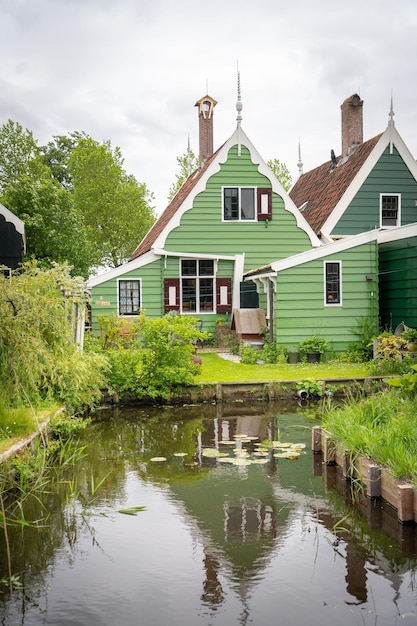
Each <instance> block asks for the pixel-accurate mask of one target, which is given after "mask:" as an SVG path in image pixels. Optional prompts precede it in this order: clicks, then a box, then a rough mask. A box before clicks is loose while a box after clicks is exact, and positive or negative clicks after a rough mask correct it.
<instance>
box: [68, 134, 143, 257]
mask: <svg viewBox="0 0 417 626" xmlns="http://www.w3.org/2000/svg"><path fill="white" fill-rule="evenodd" d="M68 167H69V172H70V175H71V176H72V183H73V197H74V202H75V206H76V207H77V209H78V210H79V211H80V212H82V214H83V216H84V220H85V224H86V227H87V239H88V241H89V244H90V246H91V248H92V249H94V253H95V263H96V265H98V266H99V265H106V266H111V267H117V266H118V265H120V264H121V263H123V262H124V261H126V260H127V259H128V258H129V256H130V255H131V254H132V252H133V251H134V249H135V248H136V246H137V245H138V243H139V242H140V240H141V239H142V238H143V237H144V235H145V234H146V233H147V231H148V230H149V228H150V227H151V226H152V224H153V222H154V221H155V214H154V209H153V207H151V205H150V202H151V201H152V199H153V196H152V194H151V193H150V192H149V191H148V189H147V187H146V185H145V184H144V183H138V182H137V180H136V178H135V177H134V176H131V175H127V174H126V172H125V171H124V169H123V158H122V155H121V152H120V149H119V148H115V149H114V150H112V148H111V144H110V142H109V141H106V142H104V143H101V144H100V143H98V142H97V141H95V140H93V139H92V138H91V137H82V138H80V139H79V140H78V143H77V146H76V147H75V148H74V149H73V150H72V151H71V153H70V156H69V160H68Z"/></svg>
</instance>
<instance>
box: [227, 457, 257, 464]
mask: <svg viewBox="0 0 417 626" xmlns="http://www.w3.org/2000/svg"><path fill="white" fill-rule="evenodd" d="M232 463H233V465H252V461H251V460H250V459H242V458H240V457H237V458H235V459H232Z"/></svg>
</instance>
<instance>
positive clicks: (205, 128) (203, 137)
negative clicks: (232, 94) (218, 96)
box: [195, 96, 217, 167]
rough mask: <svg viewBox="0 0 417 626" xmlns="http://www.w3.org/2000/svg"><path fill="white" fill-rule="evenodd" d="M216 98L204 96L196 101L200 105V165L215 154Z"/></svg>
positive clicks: (196, 104)
mask: <svg viewBox="0 0 417 626" xmlns="http://www.w3.org/2000/svg"><path fill="white" fill-rule="evenodd" d="M216 104H217V102H216V100H213V98H211V97H210V96H204V98H201V99H200V100H198V101H197V102H196V103H195V106H196V107H197V106H198V128H199V138H200V154H199V158H200V167H201V166H202V165H204V163H205V162H206V161H207V159H209V158H210V157H211V155H212V154H213V110H214V107H215V106H216Z"/></svg>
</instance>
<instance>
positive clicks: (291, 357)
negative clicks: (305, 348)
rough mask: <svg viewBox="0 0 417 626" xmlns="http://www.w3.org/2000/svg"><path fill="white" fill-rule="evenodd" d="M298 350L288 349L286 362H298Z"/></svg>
mask: <svg viewBox="0 0 417 626" xmlns="http://www.w3.org/2000/svg"><path fill="white" fill-rule="evenodd" d="M298 357H299V354H298V352H295V351H294V350H288V363H298Z"/></svg>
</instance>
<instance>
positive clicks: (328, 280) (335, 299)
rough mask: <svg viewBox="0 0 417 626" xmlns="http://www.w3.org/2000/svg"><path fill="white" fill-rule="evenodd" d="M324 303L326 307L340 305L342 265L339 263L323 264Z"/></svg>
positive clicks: (328, 262) (327, 262)
mask: <svg viewBox="0 0 417 626" xmlns="http://www.w3.org/2000/svg"><path fill="white" fill-rule="evenodd" d="M324 302H325V304H326V305H327V304H328V305H334V304H338V305H340V304H342V264H341V262H340V261H325V263H324Z"/></svg>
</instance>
